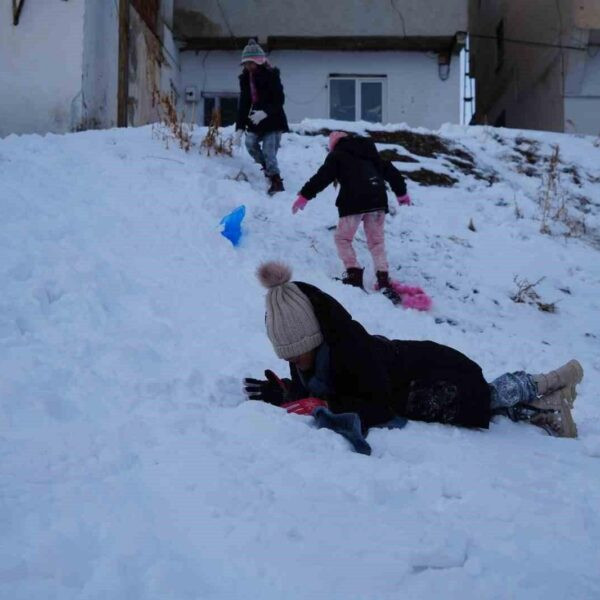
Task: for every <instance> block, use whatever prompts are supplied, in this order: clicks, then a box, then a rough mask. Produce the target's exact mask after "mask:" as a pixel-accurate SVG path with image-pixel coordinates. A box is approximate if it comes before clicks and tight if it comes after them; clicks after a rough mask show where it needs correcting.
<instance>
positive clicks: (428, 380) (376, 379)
mask: <svg viewBox="0 0 600 600" xmlns="http://www.w3.org/2000/svg"><path fill="white" fill-rule="evenodd" d="M295 283H296V285H297V286H298V287H299V288H300V289H301V290H302V292H304V293H305V294H306V295H307V296H308V298H309V300H310V302H311V304H312V306H313V309H314V311H315V315H316V317H317V320H318V321H319V325H320V326H321V331H322V332H323V337H324V339H325V342H324V343H325V344H327V345H328V347H329V385H330V388H331V389H332V391H331V393H330V394H329V395H328V396H327V398H324V399H326V400H327V401H328V404H329V408H330V409H331V411H332V412H334V413H345V412H355V413H358V415H359V416H360V418H361V422H362V425H363V428H364V429H368V428H369V427H373V426H376V425H381V424H384V423H386V422H387V421H389V420H390V419H392V418H393V417H394V416H396V415H398V416H402V417H407V418H409V419H414V420H421V421H430V422H442V423H449V424H453V425H462V426H464V427H483V428H487V427H488V425H489V419H490V390H489V386H488V384H487V382H486V381H485V379H484V378H483V374H482V372H481V368H480V367H479V365H477V364H476V363H475V362H473V361H472V360H470V359H469V358H467V357H466V356H465V355H464V354H461V353H460V352H458V351H457V350H454V349H452V348H449V347H447V346H443V345H441V344H436V343H435V342H428V341H423V342H420V341H402V340H388V339H387V338H385V337H383V336H378V335H370V334H369V333H367V331H366V330H365V329H364V327H363V326H362V325H361V324H360V323H358V322H357V321H355V320H354V319H352V317H351V315H350V314H349V313H348V311H346V309H345V308H344V307H343V306H342V305H341V304H339V302H337V301H336V300H335V299H334V298H332V297H331V296H329V295H328V294H326V293H324V292H322V291H321V290H319V289H318V288H316V287H314V286H312V285H310V284H308V283H303V282H298V281H296V282H295ZM290 370H291V377H292V390H293V393H294V395H295V396H296V397H298V398H299V397H302V396H310V395H311V393H309V392H308V390H306V389H305V388H304V386H303V380H302V378H301V377H300V376H299V373H298V371H297V369H296V367H295V366H294V365H293V364H290ZM432 397H433V398H435V399H437V400H436V402H438V404H436V402H434V403H433V405H432V403H431V401H430V400H431V398H432Z"/></svg>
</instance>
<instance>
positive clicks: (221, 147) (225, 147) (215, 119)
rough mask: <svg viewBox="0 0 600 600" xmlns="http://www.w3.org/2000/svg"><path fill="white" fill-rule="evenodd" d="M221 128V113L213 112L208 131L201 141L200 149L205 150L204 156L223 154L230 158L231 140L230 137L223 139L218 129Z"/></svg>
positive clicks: (231, 151) (231, 150)
mask: <svg viewBox="0 0 600 600" xmlns="http://www.w3.org/2000/svg"><path fill="white" fill-rule="evenodd" d="M220 127H221V111H220V110H219V109H215V110H213V113H212V116H211V119H210V125H209V126H208V131H207V132H206V135H205V136H204V139H203V140H202V142H201V144H200V147H201V148H204V149H205V150H206V155H207V156H210V155H211V153H213V154H224V155H226V156H231V155H232V154H233V139H232V138H231V137H229V138H227V139H225V140H224V139H223V136H222V135H221V132H220V131H219V128H220Z"/></svg>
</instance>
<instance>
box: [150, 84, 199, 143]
mask: <svg viewBox="0 0 600 600" xmlns="http://www.w3.org/2000/svg"><path fill="white" fill-rule="evenodd" d="M153 100H154V103H155V105H156V106H157V107H158V114H159V118H160V122H159V123H158V124H156V125H153V127H152V132H153V134H157V135H158V136H160V138H161V139H162V140H163V142H165V144H166V146H167V148H168V147H169V143H170V142H172V141H175V142H176V143H177V144H178V145H179V147H180V148H181V149H182V150H184V151H185V152H189V151H190V149H191V147H192V146H193V142H192V135H193V133H194V125H193V124H188V123H185V122H184V120H183V117H180V116H179V115H178V114H177V109H176V108H175V102H174V100H173V97H172V95H171V94H161V93H160V92H158V91H156V90H155V91H154V94H153Z"/></svg>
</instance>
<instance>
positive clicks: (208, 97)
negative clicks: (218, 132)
mask: <svg viewBox="0 0 600 600" xmlns="http://www.w3.org/2000/svg"><path fill="white" fill-rule="evenodd" d="M202 97H203V98H204V125H207V126H208V125H210V121H211V119H212V116H213V112H214V111H215V110H219V111H221V125H223V127H226V126H227V125H233V123H235V120H236V118H237V110H238V94H236V93H234V92H214V93H213V92H202Z"/></svg>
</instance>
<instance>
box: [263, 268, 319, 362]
mask: <svg viewBox="0 0 600 600" xmlns="http://www.w3.org/2000/svg"><path fill="white" fill-rule="evenodd" d="M256 276H257V277H258V279H259V281H260V282H261V283H262V284H263V285H264V286H265V287H266V288H267V290H268V291H267V298H266V304H267V314H266V318H265V321H266V325H267V335H268V336H269V339H270V340H271V343H272V344H273V348H274V349H275V354H277V356H278V357H279V358H283V359H285V360H289V359H290V358H294V357H295V356H300V354H304V353H305V352H310V351H311V350H313V349H314V348H316V347H317V346H319V345H320V344H322V343H323V334H322V333H321V328H320V326H319V322H318V321H317V317H316V316H315V311H314V310H313V307H312V304H311V302H310V300H309V299H308V297H307V296H306V294H304V293H303V292H302V291H301V290H300V288H299V287H298V286H297V285H296V284H295V283H292V282H291V281H290V279H291V277H292V271H291V269H290V268H289V267H288V266H287V265H286V264H283V263H279V262H275V261H271V262H266V263H263V264H262V265H260V267H259V268H258V270H257V271H256Z"/></svg>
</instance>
